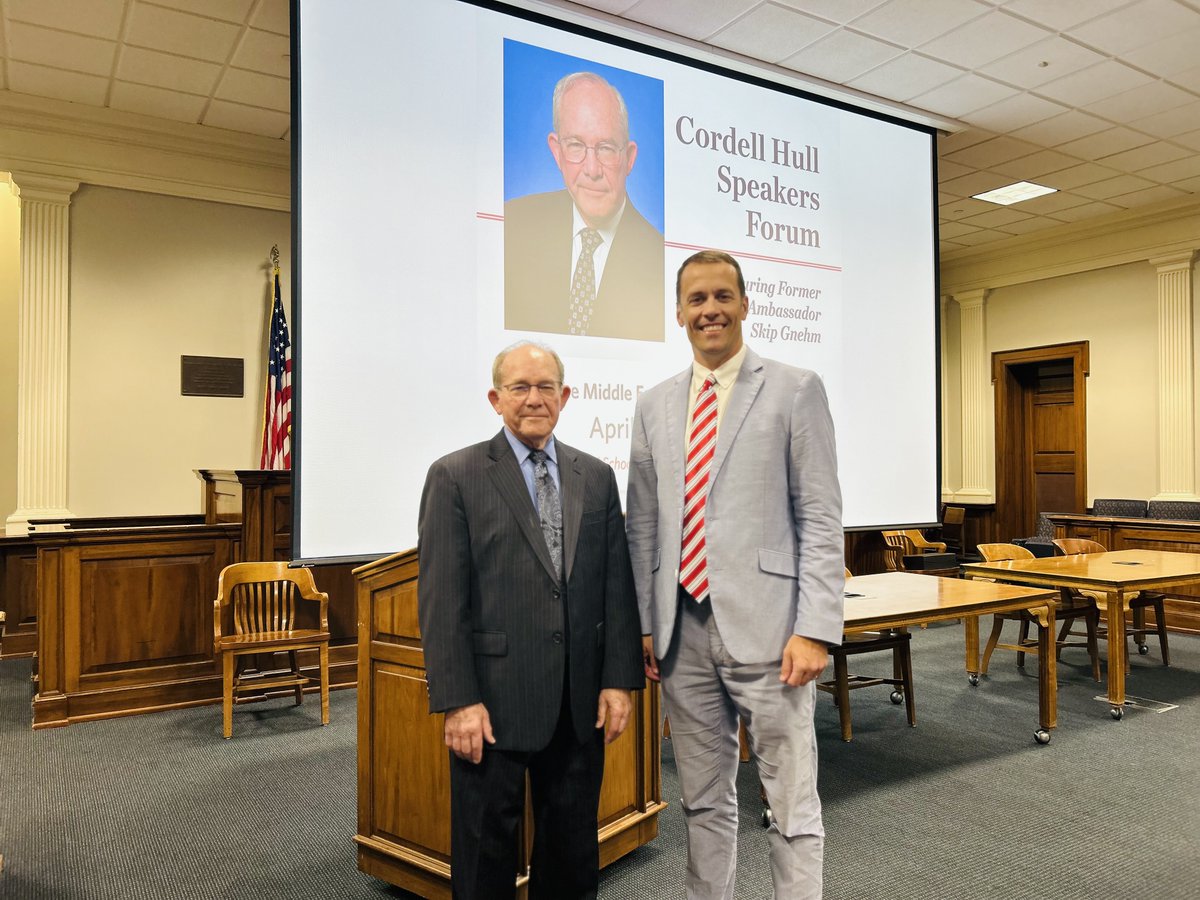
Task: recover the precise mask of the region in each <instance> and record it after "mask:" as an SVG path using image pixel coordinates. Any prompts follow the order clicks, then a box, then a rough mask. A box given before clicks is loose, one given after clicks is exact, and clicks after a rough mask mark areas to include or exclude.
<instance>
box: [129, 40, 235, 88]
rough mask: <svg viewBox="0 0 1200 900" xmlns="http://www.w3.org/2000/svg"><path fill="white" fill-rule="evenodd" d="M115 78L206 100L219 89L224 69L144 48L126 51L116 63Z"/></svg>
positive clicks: (213, 64)
mask: <svg viewBox="0 0 1200 900" xmlns="http://www.w3.org/2000/svg"><path fill="white" fill-rule="evenodd" d="M116 74H117V77H118V78H120V79H122V80H123V81H132V82H136V83H138V84H148V85H153V86H155V87H161V88H168V89H170V90H174V91H185V92H186V93H189V94H200V95H203V96H205V97H207V96H208V95H210V94H211V93H212V90H213V87H215V86H216V83H217V76H219V75H220V74H221V67H220V66H218V65H216V64H215V63H207V62H201V61H200V60H198V59H184V58H183V57H182V56H172V55H171V54H169V53H159V52H157V51H155V50H143V49H142V48H141V47H126V48H125V49H124V50H123V51H122V53H121V59H120V60H119V61H118V63H117V73H116Z"/></svg>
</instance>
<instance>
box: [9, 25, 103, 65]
mask: <svg viewBox="0 0 1200 900" xmlns="http://www.w3.org/2000/svg"><path fill="white" fill-rule="evenodd" d="M8 43H9V46H10V48H11V49H10V51H9V58H10V59H16V60H20V61H21V62H28V63H40V64H41V65H44V66H54V67H55V68H59V69H70V70H72V71H75V72H84V73H86V74H89V75H103V76H108V75H110V74H111V73H112V67H113V58H114V57H115V56H116V53H117V45H116V43H115V42H114V41H108V40H103V39H102V38H94V37H86V36H84V35H81V34H66V33H64V32H62V31H53V30H51V29H49V28H41V27H39V26H37V25H22V24H21V23H19V22H10V23H9V25H8Z"/></svg>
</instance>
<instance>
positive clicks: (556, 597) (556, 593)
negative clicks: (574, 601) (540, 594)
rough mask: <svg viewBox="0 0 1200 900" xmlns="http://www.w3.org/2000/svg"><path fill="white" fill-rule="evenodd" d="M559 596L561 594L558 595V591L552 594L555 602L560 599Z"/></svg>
mask: <svg viewBox="0 0 1200 900" xmlns="http://www.w3.org/2000/svg"><path fill="white" fill-rule="evenodd" d="M561 596H562V594H560V593H559V592H558V591H555V592H554V599H555V600H557V599H558V598H559V597H561Z"/></svg>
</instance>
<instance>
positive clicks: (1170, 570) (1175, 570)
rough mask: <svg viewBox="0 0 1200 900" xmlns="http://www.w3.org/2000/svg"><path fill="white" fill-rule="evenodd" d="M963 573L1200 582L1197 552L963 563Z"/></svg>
mask: <svg viewBox="0 0 1200 900" xmlns="http://www.w3.org/2000/svg"><path fill="white" fill-rule="evenodd" d="M963 572H964V573H965V574H966V575H967V576H968V577H970V576H974V577H977V578H979V577H982V578H1004V579H1006V580H1011V581H1020V582H1022V583H1024V584H1042V585H1049V586H1067V587H1100V588H1107V589H1109V590H1117V589H1130V590H1136V589H1139V588H1142V587H1148V586H1154V587H1164V586H1168V585H1171V584H1186V583H1188V582H1191V581H1196V580H1197V579H1200V553H1176V552H1172V551H1167V550H1110V551H1108V552H1105V553H1080V554H1075V555H1073V556H1047V557H1042V558H1039V559H1009V560H1004V561H1002V562H991V563H964V564H963Z"/></svg>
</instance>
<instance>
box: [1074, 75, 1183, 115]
mask: <svg viewBox="0 0 1200 900" xmlns="http://www.w3.org/2000/svg"><path fill="white" fill-rule="evenodd" d="M1195 100H1196V96H1195V95H1194V94H1191V93H1188V92H1187V91H1185V90H1182V89H1181V88H1177V87H1172V86H1171V85H1169V84H1167V83H1166V82H1163V81H1152V82H1150V83H1149V84H1143V85H1142V86H1141V87H1135V88H1134V89H1133V90H1131V91H1125V93H1123V94H1117V95H1115V96H1113V97H1106V98H1105V99H1103V100H1098V101H1096V102H1095V103H1090V104H1088V105H1087V106H1086V107H1084V108H1085V109H1086V110H1087V111H1088V112H1090V113H1093V114H1095V115H1097V116H1102V117H1103V118H1105V119H1111V120H1112V121H1114V122H1125V121H1128V120H1130V119H1133V118H1140V117H1142V116H1149V115H1153V114H1154V113H1160V112H1163V111H1164V110H1168V109H1174V108H1175V107H1177V106H1183V105H1184V104H1185V103H1191V102H1193V101H1195Z"/></svg>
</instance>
